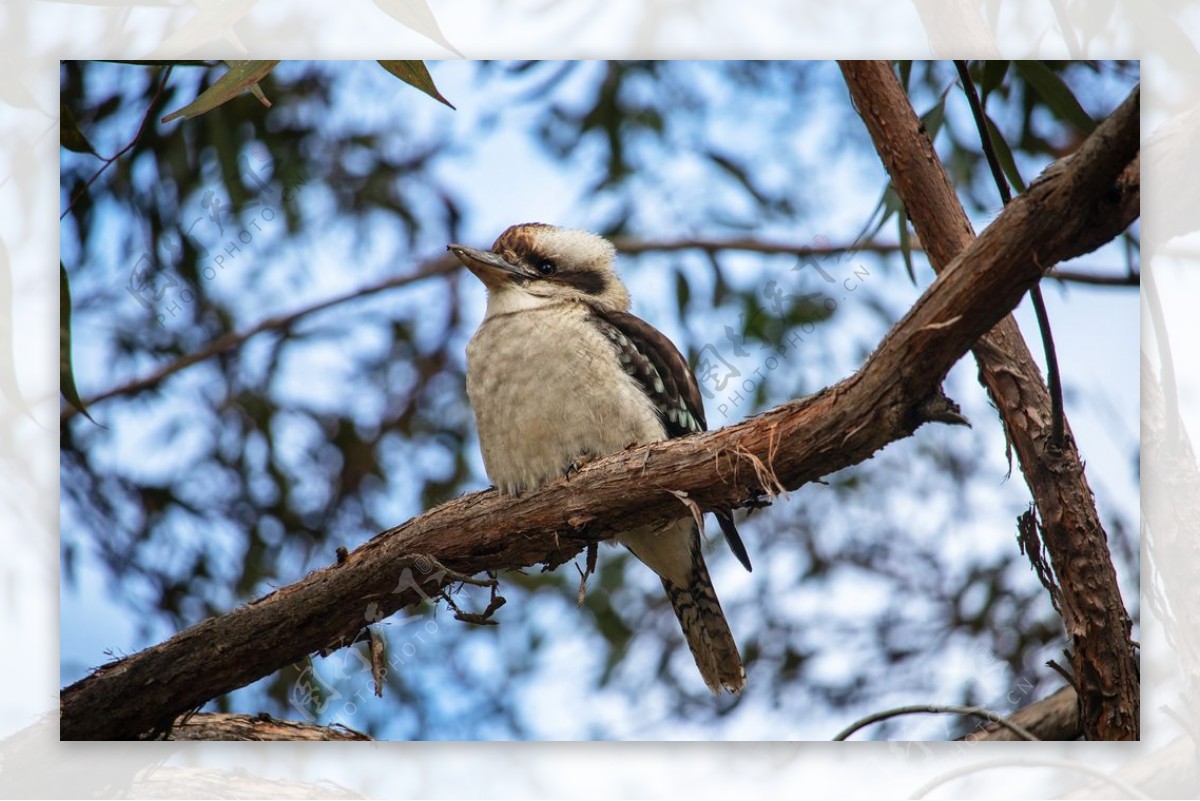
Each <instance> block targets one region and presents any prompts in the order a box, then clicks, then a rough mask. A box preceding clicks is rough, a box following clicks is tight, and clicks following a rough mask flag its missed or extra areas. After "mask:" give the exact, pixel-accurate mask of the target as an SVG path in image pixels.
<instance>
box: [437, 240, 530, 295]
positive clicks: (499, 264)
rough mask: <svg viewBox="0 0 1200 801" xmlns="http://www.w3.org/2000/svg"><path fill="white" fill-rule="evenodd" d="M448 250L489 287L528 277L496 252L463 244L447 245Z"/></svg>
mask: <svg viewBox="0 0 1200 801" xmlns="http://www.w3.org/2000/svg"><path fill="white" fill-rule="evenodd" d="M446 250H448V251H450V252H451V253H453V254H454V255H455V256H457V257H458V260H459V261H461V262H462V263H463V264H464V265H466V267H467V269H468V270H470V271H471V272H473V273H475V277H476V278H478V279H479V280H480V281H482V282H483V283H484V284H485V285H487V286H489V287H493V286H502V285H504V284H505V283H508V282H510V281H513V280H515V279H521V280H524V279H528V278H530V276H528V275H526V274H525V273H524V272H523V271H522V270H521V269H520V268H519V267H516V266H514V265H512V264H509V263H508V262H507V261H505V260H504V259H502V258H500V257H499V256H497V255H496V254H495V253H492V252H490V251H486V250H476V249H475V248H469V247H465V246H463V245H447V246H446Z"/></svg>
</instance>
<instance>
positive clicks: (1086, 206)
mask: <svg viewBox="0 0 1200 801" xmlns="http://www.w3.org/2000/svg"><path fill="white" fill-rule="evenodd" d="M1093 138H1094V139H1096V140H1097V142H1098V144H1096V145H1093V146H1090V147H1089V145H1090V144H1091V141H1092V140H1090V139H1089V141H1088V143H1085V145H1084V147H1083V148H1081V150H1080V152H1079V153H1078V154H1077V155H1076V156H1075V157H1074V158H1072V159H1071V160H1070V163H1069V164H1066V165H1063V166H1061V168H1059V169H1057V170H1056V174H1055V175H1053V176H1052V177H1048V178H1046V179H1045V180H1042V181H1039V182H1037V183H1035V184H1034V186H1032V187H1031V188H1030V191H1029V192H1028V193H1027V194H1026V195H1024V196H1023V197H1021V198H1019V199H1017V200H1015V201H1014V202H1013V203H1012V204H1010V205H1009V207H1008V208H1007V209H1006V210H1005V211H1004V212H1003V213H1002V214H1001V215H1000V216H999V217H997V219H996V221H995V222H994V223H993V224H992V226H991V227H989V228H988V230H987V231H985V232H984V234H983V236H981V237H980V238H979V239H978V240H977V241H976V243H975V244H974V245H973V246H972V247H970V248H968V249H967V250H966V252H964V253H963V254H962V256H961V257H960V258H959V259H958V260H957V261H956V262H955V264H953V265H951V267H950V268H949V269H947V270H946V271H945V273H944V274H943V275H942V276H941V277H939V278H938V280H937V281H935V282H934V284H933V286H931V287H930V288H929V289H928V290H927V291H926V292H925V294H924V295H923V296H922V297H921V298H920V299H918V301H917V302H916V304H915V305H914V306H913V308H912V309H911V310H910V311H909V312H908V314H907V315H905V317H904V319H903V320H901V321H900V322H899V323H897V324H896V326H895V327H894V328H893V330H892V331H891V332H890V333H889V334H888V336H887V337H885V338H884V340H883V341H882V342H881V343H880V345H879V347H878V348H877V349H876V351H875V353H874V354H872V356H871V357H870V358H869V359H868V360H867V362H866V364H865V365H864V366H863V367H862V368H861V369H860V370H859V371H858V372H856V373H855V374H854V375H852V376H850V377H849V378H847V379H845V380H843V381H841V382H839V383H838V384H836V385H834V386H832V387H830V388H828V389H826V390H824V391H822V392H819V393H817V394H816V395H813V396H810V397H807V398H804V399H802V400H798V401H794V402H791V403H787V404H784V405H782V406H779V407H777V408H775V409H772V410H770V411H768V412H764V413H763V414H760V415H758V416H756V417H754V418H752V419H750V420H747V421H745V422H743V423H740V424H738V425H735V426H730V427H728V428H724V429H721V430H719V431H714V432H708V433H705V434H700V435H694V436H690V437H685V438H682V439H677V440H671V441H669V442H665V443H657V444H654V445H647V446H642V447H639V448H634V449H631V450H627V451H623V452H621V453H619V454H614V455H613V456H610V457H607V458H604V459H599V460H596V461H595V462H592V463H590V464H588V465H586V466H585V467H584V468H583V469H582V470H580V471H579V472H578V473H577V474H575V475H573V476H572V477H571V478H570V480H569V481H566V480H560V481H555V482H553V483H551V484H550V485H548V486H546V487H544V488H542V489H541V490H539V491H537V492H534V493H531V494H529V495H527V496H524V497H520V498H512V497H503V496H500V495H498V494H497V493H496V492H494V491H490V490H489V491H486V492H477V493H473V494H471V495H466V496H464V497H462V498H458V499H456V500H453V501H450V502H448V503H445V504H443V505H441V506H439V507H437V508H436V509H432V510H430V511H429V512H427V513H425V514H423V515H421V516H419V517H416V518H414V519H412V520H410V521H408V522H407V523H405V524H403V525H401V526H399V527H397V528H394V529H389V530H388V531H385V532H383V533H381V534H379V535H377V536H375V537H374V538H372V539H371V540H370V541H369V542H367V543H365V544H364V545H362V546H360V547H359V548H356V549H355V550H354V551H353V552H351V553H350V554H349V555H348V557H347V558H346V559H345V560H343V561H341V563H340V564H334V565H331V566H330V567H326V568H322V569H320V570H316V571H314V572H313V573H311V574H309V575H308V576H307V577H305V578H304V579H302V580H300V581H298V582H296V583H295V584H292V585H290V586H288V587H284V588H282V589H280V590H278V591H277V592H274V593H272V594H271V595H268V596H266V597H264V598H262V599H259V600H258V601H255V602H254V603H252V604H249V605H247V606H243V607H240V608H238V609H235V610H233V611H231V612H229V613H228V614H225V615H222V616H221V617H218V618H212V619H210V620H206V621H203V622H201V623H199V624H197V625H195V626H192V627H191V628H188V629H186V630H184V631H182V632H180V633H178V634H176V635H175V636H174V637H172V638H171V639H170V640H168V641H166V642H164V643H162V644H160V645H157V646H153V647H151V648H148V649H146V650H144V651H142V652H140V653H137V654H134V655H132V656H130V657H127V658H125V659H121V660H118V661H115V662H112V663H110V664H108V665H105V666H103V667H101V668H99V669H98V670H97V671H96V672H95V673H93V674H92V675H90V676H88V677H87V678H84V679H82V680H80V681H78V682H76V683H75V684H73V685H71V686H70V687H67V688H66V689H64V690H63V692H62V695H61V699H60V711H61V717H60V734H61V737H62V738H63V739H66V740H79V739H116V738H132V737H139V736H144V735H145V734H146V733H148V732H151V731H152V730H154V729H156V728H157V729H160V730H164V729H165V728H166V727H167V726H168V725H169V724H170V721H171V720H172V719H173V718H174V717H175V716H176V715H178V714H179V713H181V712H184V711H186V710H188V709H193V708H195V707H197V706H199V705H200V704H202V703H204V702H205V701H207V700H209V699H211V698H214V697H216V696H218V695H220V694H222V693H226V692H229V691H231V690H233V689H236V688H238V687H241V686H244V685H246V684H248V683H250V682H252V681H254V680H256V679H258V678H261V677H262V676H266V675H269V674H270V673H272V672H274V671H275V670H278V669H279V668H281V667H284V666H286V665H288V664H291V663H293V662H295V661H297V660H299V659H301V658H302V657H304V656H306V655H308V654H310V653H312V652H314V651H317V650H319V649H322V648H325V647H336V646H339V645H341V644H344V643H347V642H349V641H351V640H352V639H353V638H354V636H355V635H357V634H358V632H359V631H361V629H362V628H363V627H364V626H366V625H367V624H369V623H371V622H374V621H376V620H378V619H380V618H381V617H383V616H386V615H390V614H392V613H394V612H395V611H397V610H399V609H401V608H403V607H405V606H408V605H410V604H414V603H417V602H419V601H421V600H423V599H427V598H429V597H430V596H436V595H437V593H438V591H439V590H440V589H442V588H443V587H445V586H446V585H449V584H452V583H454V582H457V581H460V580H461V579H462V578H463V577H464V576H466V575H473V574H476V573H479V572H481V571H485V570H493V571H494V570H502V569H514V568H520V567H525V566H529V565H536V564H546V565H549V566H556V565H558V564H561V563H563V562H564V561H566V560H568V559H570V558H571V557H573V556H574V555H575V554H577V553H579V552H580V551H581V550H583V549H584V548H585V547H586V546H587V545H588V544H589V543H592V542H595V541H598V540H600V539H604V538H607V537H609V536H611V535H612V534H613V533H614V532H616V531H619V530H622V529H626V528H629V527H631V526H633V525H635V524H641V523H650V522H653V521H657V520H666V519H670V518H673V517H675V516H677V515H678V514H679V501H678V499H677V497H676V496H675V495H673V494H672V493H671V492H670V491H671V490H674V491H682V492H686V493H687V497H689V498H691V499H692V500H694V501H696V502H697V503H698V504H700V505H701V506H702V507H703V508H706V509H712V508H722V507H734V506H745V505H750V504H753V503H756V502H759V501H760V499H761V498H764V497H768V496H770V495H771V493H772V492H775V491H777V489H778V487H776V486H774V482H778V484H779V486H782V487H783V488H785V489H787V490H794V489H796V488H797V487H800V486H801V485H803V484H805V483H807V482H809V481H812V480H815V479H817V478H820V477H821V476H823V475H826V474H828V473H832V472H834V471H836V470H839V469H842V468H844V467H847V466H849V465H852V464H856V463H858V462H861V461H863V460H865V459H868V458H870V456H871V455H872V454H874V453H875V452H876V451H878V450H879V449H881V448H883V447H884V446H885V445H887V444H888V443H890V442H893V441H895V440H897V439H901V438H903V437H906V436H909V435H911V434H912V432H913V431H914V430H915V429H916V428H917V427H918V426H919V425H921V424H922V423H923V422H925V418H924V417H923V416H922V413H921V411H920V410H921V409H922V408H923V407H924V406H925V405H926V401H927V400H928V398H929V397H930V396H931V395H935V394H936V393H937V391H938V387H939V385H940V384H941V381H942V379H943V378H944V376H945V374H946V372H947V371H948V370H949V369H950V367H951V366H952V365H953V364H954V363H955V362H956V361H957V360H958V359H959V358H961V357H962V356H963V354H965V353H966V352H967V350H968V349H969V348H970V347H971V345H972V344H973V343H974V342H975V340H976V339H978V338H979V336H980V335H981V334H983V333H984V332H985V331H987V330H988V329H990V328H991V327H992V326H994V325H995V324H996V322H997V321H998V320H1000V319H1001V318H1002V317H1003V316H1004V315H1005V314H1007V313H1008V312H1009V311H1010V310H1011V309H1012V308H1013V307H1014V306H1016V304H1017V303H1018V301H1019V300H1020V299H1021V297H1022V296H1023V295H1024V293H1025V292H1026V291H1027V290H1028V288H1029V287H1030V286H1031V285H1032V284H1033V282H1035V281H1037V280H1038V279H1039V278H1040V277H1041V276H1042V274H1043V272H1044V270H1045V269H1047V268H1048V267H1050V266H1051V265H1053V264H1054V263H1055V262H1056V261H1059V260H1060V259H1065V258H1069V257H1071V256H1074V255H1079V253H1081V252H1083V251H1081V250H1080V245H1079V243H1080V242H1081V241H1084V240H1087V239H1090V240H1093V241H1105V240H1107V239H1110V238H1112V237H1113V236H1116V235H1117V234H1118V233H1119V232H1120V231H1121V230H1123V229H1124V227H1125V225H1124V224H1119V225H1114V224H1113V222H1114V221H1113V219H1112V218H1111V215H1108V216H1106V215H1104V214H1102V213H1098V211H1099V210H1097V209H1096V208H1094V203H1093V202H1092V201H1093V200H1094V197H1095V196H1096V194H1097V192H1096V187H1097V186H1099V187H1101V189H1103V188H1105V187H1112V186H1114V185H1115V182H1116V180H1117V175H1118V173H1119V172H1120V170H1121V168H1122V167H1124V166H1125V165H1126V164H1127V163H1128V162H1129V160H1130V159H1131V158H1133V154H1134V153H1136V151H1137V146H1138V125H1137V110H1136V103H1135V104H1134V106H1133V108H1132V110H1131V109H1128V108H1124V107H1123V108H1122V109H1121V111H1119V112H1118V113H1116V114H1114V115H1113V116H1112V117H1111V118H1110V119H1109V120H1107V121H1105V123H1104V124H1102V125H1101V126H1100V128H1099V129H1098V130H1097V131H1096V132H1095V134H1093ZM1095 225H1103V226H1107V228H1106V229H1105V230H1103V231H1095V230H1092V229H1093V226H1095ZM750 457H752V458H750ZM763 466H765V467H766V468H767V472H768V473H769V474H770V475H764V472H763V470H762V467H763ZM764 485H768V486H764Z"/></svg>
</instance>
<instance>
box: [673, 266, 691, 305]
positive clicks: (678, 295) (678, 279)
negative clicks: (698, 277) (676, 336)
mask: <svg viewBox="0 0 1200 801" xmlns="http://www.w3.org/2000/svg"><path fill="white" fill-rule="evenodd" d="M691 297H692V292H691V289H690V287H688V280H687V276H686V275H684V274H683V271H682V270H676V271H675V302H676V303H678V304H679V312H680V313H681V314H682V313H683V311H684V310H685V309H686V308H687V305H688V301H689V300H691Z"/></svg>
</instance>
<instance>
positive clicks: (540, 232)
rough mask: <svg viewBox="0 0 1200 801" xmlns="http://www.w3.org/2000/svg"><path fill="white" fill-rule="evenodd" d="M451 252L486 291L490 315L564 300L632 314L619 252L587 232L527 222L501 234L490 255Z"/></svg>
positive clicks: (460, 249)
mask: <svg viewBox="0 0 1200 801" xmlns="http://www.w3.org/2000/svg"><path fill="white" fill-rule="evenodd" d="M448 249H449V250H450V252H451V253H453V254H454V255H455V256H457V257H458V260H459V261H461V262H462V263H463V264H465V265H466V266H467V268H468V269H469V270H470V271H471V272H473V273H474V274H475V276H476V277H477V278H478V279H479V280H480V281H482V282H483V283H484V285H485V286H486V287H487V290H488V311H487V313H488V315H489V316H491V315H493V314H502V313H507V312H512V311H520V310H522V309H532V308H537V307H539V306H544V305H546V304H547V303H553V302H556V301H563V300H577V301H586V302H587V303H591V304H592V305H595V306H599V307H601V308H603V309H608V310H612V311H627V310H628V309H629V291H628V290H627V289H625V285H624V284H622V283H621V279H620V277H618V276H617V271H616V268H615V267H614V266H613V258H614V256H615V254H616V251H615V250H614V249H613V246H612V244H611V243H610V242H609V241H608V240H607V239H605V238H604V237H602V236H597V235H596V234H592V233H589V232H587V231H580V230H577V229H573V228H559V227H557V226H554V225H546V224H544V223H523V224H521V225H514V226H512V227H511V228H509V229H508V230H506V231H505V232H504V233H502V234H501V235H500V238H499V239H497V240H496V242H495V244H493V245H492V249H491V250H475V249H474V248H469V247H464V246H463V245H450V246H449V248H448Z"/></svg>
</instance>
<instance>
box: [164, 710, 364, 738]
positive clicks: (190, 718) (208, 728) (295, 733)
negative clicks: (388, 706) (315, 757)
mask: <svg viewBox="0 0 1200 801" xmlns="http://www.w3.org/2000/svg"><path fill="white" fill-rule="evenodd" d="M167 739H170V740H253V741H263V740H285V741H287V742H295V741H298V740H323V741H330V740H337V741H342V740H370V739H371V738H370V737H368V736H367V735H365V734H363V733H362V732H359V731H355V730H354V729H350V728H347V727H345V726H316V725H314V724H312V723H300V722H299V721H295V720H280V719H278V718H273V717H271V716H270V715H235V714H230V713H228V712H201V713H198V714H195V715H185V716H184V717H182V718H180V719H179V720H178V721H176V722H175V725H174V726H172V727H171V733H170V735H169V736H168V738H167Z"/></svg>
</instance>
